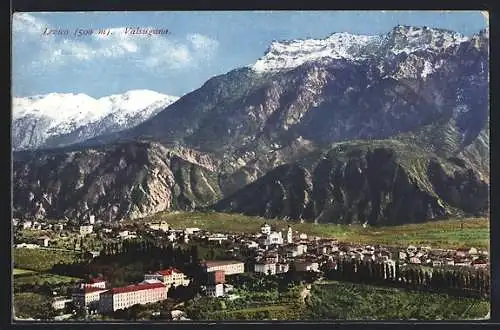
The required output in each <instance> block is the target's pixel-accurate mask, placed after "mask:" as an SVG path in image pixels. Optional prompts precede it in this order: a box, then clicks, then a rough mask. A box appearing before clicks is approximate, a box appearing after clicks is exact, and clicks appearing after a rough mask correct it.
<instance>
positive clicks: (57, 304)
mask: <svg viewBox="0 0 500 330" xmlns="http://www.w3.org/2000/svg"><path fill="white" fill-rule="evenodd" d="M71 301H72V300H71V298H66V297H54V301H53V302H52V307H53V308H54V309H55V310H61V309H64V308H66V305H67V304H68V303H70V302H71Z"/></svg>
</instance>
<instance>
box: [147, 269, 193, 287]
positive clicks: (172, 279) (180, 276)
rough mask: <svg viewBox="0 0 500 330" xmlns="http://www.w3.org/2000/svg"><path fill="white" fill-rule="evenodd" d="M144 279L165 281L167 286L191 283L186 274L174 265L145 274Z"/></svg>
mask: <svg viewBox="0 0 500 330" xmlns="http://www.w3.org/2000/svg"><path fill="white" fill-rule="evenodd" d="M144 280H145V281H147V280H158V281H161V282H162V283H164V284H165V285H166V286H167V287H171V286H174V287H176V286H179V285H182V286H187V285H188V284H189V280H188V278H187V277H186V275H185V274H184V273H183V272H181V271H180V270H179V269H177V268H174V267H170V268H167V269H164V270H159V271H157V272H154V273H153V274H145V275H144Z"/></svg>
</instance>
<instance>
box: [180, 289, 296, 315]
mask: <svg viewBox="0 0 500 330" xmlns="http://www.w3.org/2000/svg"><path fill="white" fill-rule="evenodd" d="M301 290H302V286H297V287H295V288H293V289H291V290H290V291H288V292H281V293H279V292H278V291H277V290H269V291H266V292H264V291H259V290H257V291H244V290H237V292H235V293H236V295H237V296H238V298H236V299H234V300H230V299H228V298H222V299H221V298H208V297H203V298H201V299H200V298H198V299H195V300H194V301H190V302H189V303H188V305H187V306H186V312H187V315H188V317H189V318H191V319H193V320H301V317H302V311H303V307H304V306H303V303H301V301H300V299H299V297H300V293H299V292H300V291H301Z"/></svg>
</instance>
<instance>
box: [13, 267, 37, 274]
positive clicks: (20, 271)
mask: <svg viewBox="0 0 500 330" xmlns="http://www.w3.org/2000/svg"><path fill="white" fill-rule="evenodd" d="M12 273H13V275H14V276H19V275H28V274H34V273H35V272H34V271H32V270H29V269H21V268H14V269H13V270H12Z"/></svg>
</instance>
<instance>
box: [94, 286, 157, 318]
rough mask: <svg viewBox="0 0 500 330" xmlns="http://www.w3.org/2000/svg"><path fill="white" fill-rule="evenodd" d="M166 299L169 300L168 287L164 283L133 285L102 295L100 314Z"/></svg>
mask: <svg viewBox="0 0 500 330" xmlns="http://www.w3.org/2000/svg"><path fill="white" fill-rule="evenodd" d="M165 299H167V286H166V285H165V284H163V283H140V284H133V285H128V286H124V287H120V288H113V289H110V290H107V291H105V292H103V293H101V299H100V301H99V312H101V313H105V312H111V311H116V310H119V309H125V308H129V307H131V306H133V305H137V304H141V305H142V304H149V303H154V302H157V301H162V300H165Z"/></svg>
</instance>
